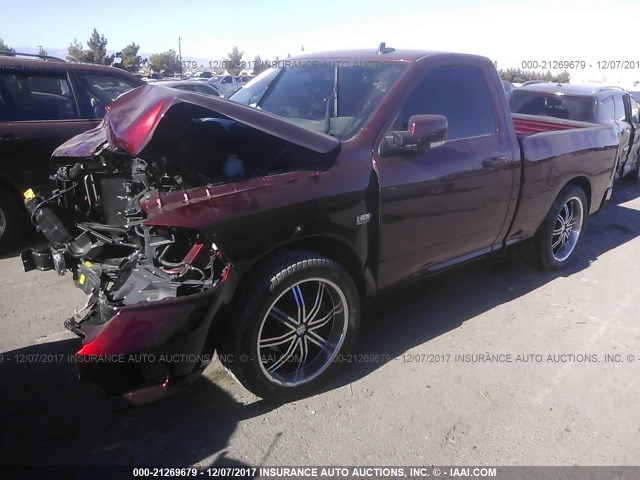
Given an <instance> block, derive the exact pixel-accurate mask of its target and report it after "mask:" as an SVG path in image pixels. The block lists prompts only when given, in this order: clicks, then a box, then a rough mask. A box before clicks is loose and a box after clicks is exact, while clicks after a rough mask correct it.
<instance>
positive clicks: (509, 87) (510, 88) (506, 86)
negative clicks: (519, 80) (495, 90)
mask: <svg viewBox="0 0 640 480" xmlns="http://www.w3.org/2000/svg"><path fill="white" fill-rule="evenodd" d="M502 88H503V89H504V93H505V95H506V96H507V98H509V96H510V95H511V92H513V90H514V88H516V87H515V86H514V85H513V83H511V82H507V81H506V80H502Z"/></svg>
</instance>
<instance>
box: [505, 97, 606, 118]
mask: <svg viewBox="0 0 640 480" xmlns="http://www.w3.org/2000/svg"><path fill="white" fill-rule="evenodd" d="M509 106H510V107H511V111H512V112H513V113H527V114H530V115H547V116H549V117H556V118H563V119H566V120H578V121H581V122H595V120H596V100H595V97H590V96H584V95H566V94H563V95H556V94H554V93H545V92H533V91H528V90H520V89H516V90H514V91H513V93H512V94H511V96H509Z"/></svg>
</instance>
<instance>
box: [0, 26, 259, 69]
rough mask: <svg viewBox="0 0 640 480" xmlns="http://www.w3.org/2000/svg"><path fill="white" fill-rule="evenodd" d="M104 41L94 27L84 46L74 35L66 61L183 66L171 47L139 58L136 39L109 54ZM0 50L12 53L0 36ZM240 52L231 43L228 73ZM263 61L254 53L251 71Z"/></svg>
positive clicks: (239, 65) (137, 66) (126, 66)
mask: <svg viewBox="0 0 640 480" xmlns="http://www.w3.org/2000/svg"><path fill="white" fill-rule="evenodd" d="M107 45H108V41H107V38H106V37H105V36H104V35H103V34H100V33H99V32H98V31H97V30H96V29H95V28H94V29H93V32H91V35H90V36H89V40H87V42H86V47H85V44H83V43H82V42H80V41H78V39H77V38H74V39H73V41H72V42H71V43H70V44H69V46H68V47H67V61H70V62H84V63H95V64H99V65H111V66H113V67H117V68H122V69H123V70H127V71H128V72H132V73H137V72H138V71H139V70H140V68H141V67H142V66H143V65H144V66H148V68H150V69H151V70H152V71H153V72H157V73H164V74H166V75H172V74H176V73H179V72H181V71H182V70H183V68H181V67H182V66H183V65H181V62H180V57H179V56H178V54H177V53H176V51H175V50H173V49H170V50H168V51H166V52H160V53H154V54H152V55H150V56H149V58H142V57H141V56H140V55H139V54H138V52H139V51H140V45H138V44H137V43H136V42H131V43H130V44H128V45H127V46H125V47H124V48H123V49H122V50H121V51H119V52H115V53H112V54H111V55H108V54H107ZM0 51H5V52H12V53H15V49H14V48H12V47H10V46H9V45H7V44H6V43H5V42H4V41H3V40H2V39H0ZM38 54H39V55H47V51H46V50H44V49H43V48H42V47H40V50H39V52H38ZM243 56H244V52H241V51H239V50H238V47H233V49H232V50H231V52H229V54H228V55H227V57H226V58H225V59H224V64H225V65H227V64H228V65H229V67H228V68H226V70H227V71H228V72H229V73H230V74H231V75H238V74H239V73H240V72H241V71H242V70H243V68H242V65H243V62H242V58H243ZM117 59H118V60H117ZM245 63H246V62H245ZM267 64H269V61H268V60H262V59H261V58H260V55H256V57H255V59H254V62H253V66H254V68H253V73H254V75H256V74H258V73H260V72H261V71H262V70H264V69H265V65H267ZM217 70H220V71H216V73H223V72H224V69H217Z"/></svg>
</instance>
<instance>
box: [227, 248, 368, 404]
mask: <svg viewBox="0 0 640 480" xmlns="http://www.w3.org/2000/svg"><path fill="white" fill-rule="evenodd" d="M234 303H235V305H236V308H235V315H233V316H232V317H231V318H229V319H228V321H229V322H231V323H232V324H233V326H232V328H231V331H230V332H229V333H228V336H227V338H226V342H224V345H223V346H222V347H221V348H220V359H221V361H222V363H223V364H224V365H225V366H226V367H227V368H228V369H229V370H230V371H231V372H232V373H233V374H234V375H235V377H236V378H237V379H238V380H239V381H240V383H242V384H243V385H244V386H245V387H246V388H247V389H248V390H250V391H251V392H253V393H255V394H256V395H258V396H259V397H262V398H265V399H268V400H274V401H289V400H293V399H296V398H300V397H303V396H305V395H308V394H310V393H311V392H313V391H314V390H316V389H317V388H318V387H319V386H320V385H321V384H323V383H324V382H326V381H327V380H328V378H329V377H330V376H331V375H332V374H333V373H334V372H335V370H336V369H337V368H339V367H340V364H341V363H342V362H341V360H342V357H343V356H344V355H345V354H346V353H347V352H349V351H350V350H351V347H352V345H353V342H354V340H355V337H356V334H357V331H358V325H359V318H360V302H359V298H358V291H357V288H356V286H355V284H354V282H353V280H352V279H351V277H350V276H349V274H348V273H347V272H346V271H345V270H344V269H343V268H342V267H341V266H340V265H338V264H337V263H336V262H334V261H333V260H330V259H328V258H325V257H323V256H320V255H317V254H315V253H312V252H307V251H304V250H293V251H288V252H285V253H283V254H281V255H278V256H276V257H274V258H272V259H271V260H270V261H268V262H267V263H266V264H264V265H263V266H262V267H260V268H258V270H256V271H255V272H254V273H253V274H252V275H251V277H250V278H248V279H247V282H246V283H245V284H244V285H243V286H242V287H241V291H240V292H238V297H237V298H236V300H234Z"/></svg>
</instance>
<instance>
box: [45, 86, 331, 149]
mask: <svg viewBox="0 0 640 480" xmlns="http://www.w3.org/2000/svg"><path fill="white" fill-rule="evenodd" d="M183 102H187V103H192V104H195V105H198V106H201V107H204V108H208V109H210V110H211V111H213V112H215V113H218V114H221V115H224V116H226V117H228V118H230V119H233V120H236V121H239V122H242V123H244V124H246V125H248V126H250V127H253V128H256V129H258V130H261V131H263V132H265V133H268V134H270V135H273V136H275V137H278V138H281V139H283V140H286V141H288V142H291V143H293V144H296V145H299V146H301V147H305V148H308V149H310V150H313V151H316V152H318V153H327V152H329V151H331V150H333V149H335V148H337V147H338V146H339V145H340V141H339V140H338V139H336V138H335V137H332V136H330V135H326V134H324V133H321V132H316V131H313V130H309V129H307V128H304V127H301V126H299V125H295V124H293V123H291V122H289V121H288V120H286V119H284V118H282V117H278V116H277V115H273V114H271V113H268V112H265V111H262V110H257V109H255V108H252V107H248V106H246V105H242V104H239V103H236V102H232V101H230V100H225V99H223V98H218V97H213V96H212V97H208V96H205V95H200V94H196V93H189V92H185V91H181V90H176V89H174V88H168V87H162V86H159V85H143V86H140V87H138V88H136V89H134V90H132V91H130V92H128V93H127V94H125V95H123V96H122V97H120V98H118V99H117V100H115V101H114V102H113V103H111V104H110V105H109V106H108V107H107V113H106V115H105V117H104V119H103V120H102V122H101V123H100V125H98V126H97V127H96V128H94V129H92V130H88V131H87V132H84V133H82V134H80V135H77V136H76V137H74V138H72V139H71V140H69V141H67V142H65V143H63V144H62V145H60V146H59V147H58V148H57V149H56V150H55V151H54V152H53V157H90V156H92V155H94V154H95V153H96V151H98V150H99V149H100V148H101V147H102V146H104V145H105V143H107V142H108V145H109V147H110V148H112V149H118V150H122V151H125V152H126V153H128V154H129V155H131V156H132V157H136V156H138V155H139V154H140V152H141V151H142V150H143V149H144V148H145V146H146V145H147V144H148V143H149V142H150V140H151V138H152V137H153V134H154V132H155V130H156V128H157V127H158V124H159V123H160V122H161V120H162V118H163V117H164V115H165V114H166V113H167V111H169V109H171V108H172V107H173V106H175V105H177V104H179V103H183Z"/></svg>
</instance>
